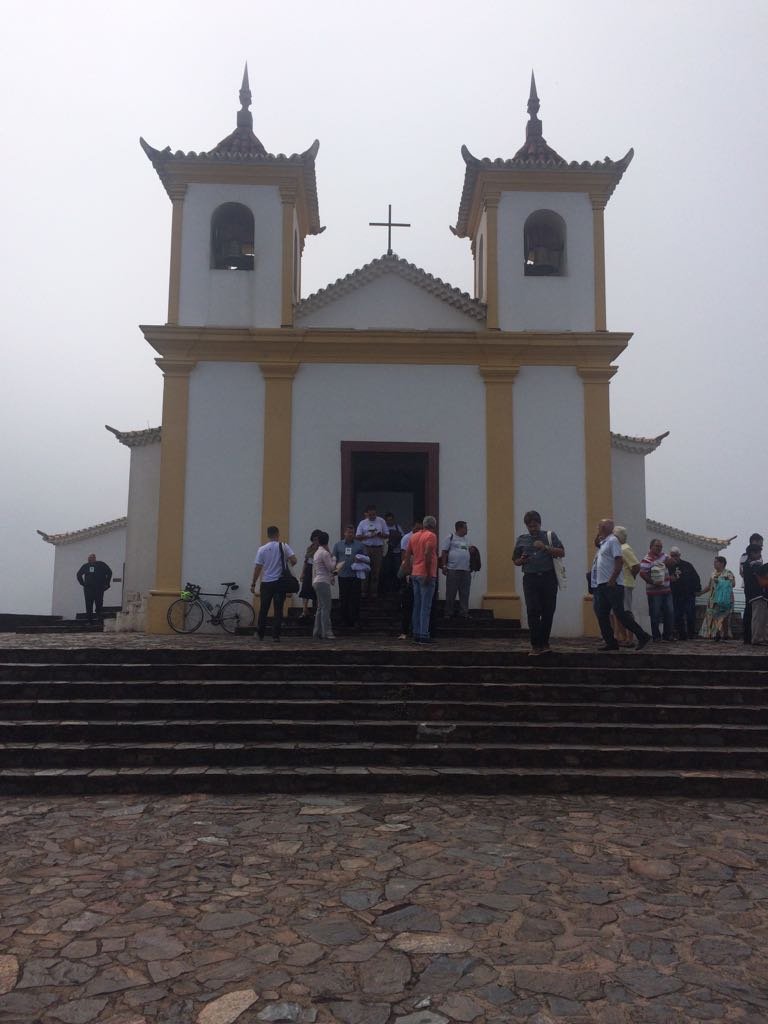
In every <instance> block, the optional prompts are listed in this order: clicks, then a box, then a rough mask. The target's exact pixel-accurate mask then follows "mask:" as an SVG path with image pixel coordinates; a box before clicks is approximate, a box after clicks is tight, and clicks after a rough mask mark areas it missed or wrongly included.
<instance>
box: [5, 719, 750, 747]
mask: <svg viewBox="0 0 768 1024" xmlns="http://www.w3.org/2000/svg"><path fill="white" fill-rule="evenodd" d="M429 725H430V727H431V728H432V729H433V733H432V735H434V730H436V729H438V728H439V729H442V730H446V732H444V733H443V735H447V734H448V730H449V735H450V738H451V740H452V741H453V742H455V743H468V744H473V743H500V744H506V745H512V746H518V745H520V744H525V743H550V744H552V743H567V742H571V743H578V744H598V745H601V744H602V745H605V744H610V745H617V746H630V745H636V746H665V745H670V746H675V745H677V746H679V745H683V746H703V747H707V746H714V747H718V746H722V747H761V746H767V747H768V725H717V726H713V725H709V724H692V723H684V724H679V725H674V724H667V723H653V724H636V723H621V722H592V723H584V722H581V721H579V720H578V719H574V720H570V721H569V720H561V721H559V722H551V723H550V722H548V723H541V722H495V721H490V722H488V721H480V720H476V721H471V722H467V721H464V722H446V721H441V722H440V723H439V725H438V724H437V723H429ZM429 736H430V733H429V732H428V731H427V732H424V730H422V728H421V723H418V722H406V721H398V722H390V721H381V720H379V721H375V720H366V721H365V722H359V721H354V720H353V719H348V718H343V719H324V720H322V721H316V720H302V719H295V718H288V719H273V720H271V721H263V720H261V719H240V720H238V721H235V722H227V721H223V722H222V721H217V720H215V719H202V718H195V719H180V718H174V719H172V720H170V721H169V720H164V719H153V718H149V717H146V718H143V719H131V720H120V719H113V720H111V721H110V720H108V719H104V720H99V721H93V720H87V719H86V720H81V721H58V720H53V719H48V720H46V719H34V720H28V721H24V720H17V721H0V743H46V742H51V741H52V739H53V737H55V738H56V740H57V741H60V742H62V743H63V742H69V743H90V744H93V743H157V742H169V743H184V742H190V743H191V742H201V741H204V742H210V741H211V740H214V741H215V742H218V743H237V742H242V741H243V739H244V738H245V737H247V738H249V739H254V738H256V737H258V738H259V739H260V740H262V741H265V740H274V741H276V742H293V743H296V744H301V745H303V744H305V743H312V742H318V741H321V740H322V741H323V742H326V743H338V744H345V743H348V742H350V740H351V739H352V738H354V739H364V740H365V741H367V742H369V743H418V742H419V741H420V740H422V739H425V740H428V739H429Z"/></svg>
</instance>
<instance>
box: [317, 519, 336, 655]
mask: <svg viewBox="0 0 768 1024" xmlns="http://www.w3.org/2000/svg"><path fill="white" fill-rule="evenodd" d="M328 541H329V537H328V534H327V533H326V532H325V530H318V531H317V551H316V552H315V557H314V559H313V561H312V585H313V586H314V588H315V594H317V610H316V611H315V628H314V629H313V630H312V636H313V637H317V638H318V639H319V640H335V639H336V638H335V636H334V635H333V629H332V628H331V584H332V583H333V582H334V581H335V579H336V577H335V576H334V570H335V569H336V559H335V558H334V557H333V555H332V554H331V553H330V551H329V550H328Z"/></svg>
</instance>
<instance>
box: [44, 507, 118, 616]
mask: <svg viewBox="0 0 768 1024" xmlns="http://www.w3.org/2000/svg"><path fill="white" fill-rule="evenodd" d="M125 536H126V528H125V527H124V526H120V527H117V528H116V529H114V530H110V531H109V533H102V534H99V535H98V536H97V537H87V538H86V539H85V540H75V541H71V542H70V543H68V544H57V545H56V555H55V557H54V562H53V601H52V605H51V612H52V614H53V615H63V616H64V618H65V619H74V617H75V615H77V614H78V613H79V612H84V611H85V599H84V598H83V588H82V587H81V586H80V584H79V583H78V582H77V576H76V574H77V570H78V569H79V568H80V566H81V565H83V563H85V562H87V561H88V555H90V554H91V553H93V554H94V555H96V558H97V559H98V560H99V561H100V562H106V563H107V565H108V566H109V567H110V569H111V570H112V574H113V576H117V577H118V578H120V579H122V575H123V563H124V561H125ZM122 603H123V584H122V583H115V582H113V583H112V586H111V587H110V589H109V590H108V591H107V592H106V593H105V594H104V604H105V605H112V606H122Z"/></svg>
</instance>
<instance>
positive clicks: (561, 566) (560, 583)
mask: <svg viewBox="0 0 768 1024" xmlns="http://www.w3.org/2000/svg"><path fill="white" fill-rule="evenodd" d="M547 544H548V545H549V547H553V544H552V531H551V530H547ZM552 565H553V566H554V569H555V576H557V587H558V590H565V588H566V585H567V583H568V574H567V573H566V571H565V563H564V562H563V560H562V558H554V557H553V558H552ZM590 578H591V573H590ZM590 593H591V591H590Z"/></svg>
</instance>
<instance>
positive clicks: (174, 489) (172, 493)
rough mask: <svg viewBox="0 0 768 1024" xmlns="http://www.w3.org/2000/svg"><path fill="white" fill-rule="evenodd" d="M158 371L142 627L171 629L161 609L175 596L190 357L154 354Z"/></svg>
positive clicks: (160, 630)
mask: <svg viewBox="0 0 768 1024" xmlns="http://www.w3.org/2000/svg"><path fill="white" fill-rule="evenodd" d="M157 364H158V366H159V367H160V369H161V370H162V371H163V376H164V378H165V379H164V382H163V429H162V448H161V451H160V495H159V500H158V521H157V561H156V563H155V585H154V587H153V588H152V590H150V592H149V603H148V606H147V632H148V633H170V632H171V629H170V626H169V625H168V623H167V621H166V613H167V611H168V606H169V605H170V603H171V602H172V601H173V600H175V599H176V598H177V597H178V596H179V591H180V590H181V587H182V583H183V580H182V579H181V557H182V549H183V542H184V485H185V482H186V475H187V474H186V471H187V419H188V411H189V374H190V372H191V370H192V369H193V368H194V365H195V363H194V361H193V360H176V361H173V362H171V361H169V360H166V359H158V360H157Z"/></svg>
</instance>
